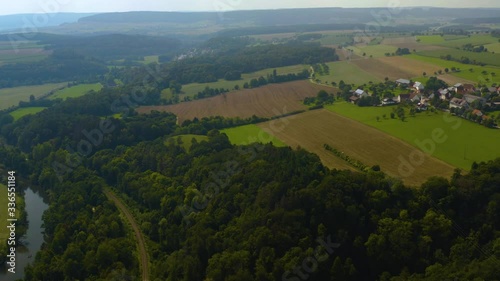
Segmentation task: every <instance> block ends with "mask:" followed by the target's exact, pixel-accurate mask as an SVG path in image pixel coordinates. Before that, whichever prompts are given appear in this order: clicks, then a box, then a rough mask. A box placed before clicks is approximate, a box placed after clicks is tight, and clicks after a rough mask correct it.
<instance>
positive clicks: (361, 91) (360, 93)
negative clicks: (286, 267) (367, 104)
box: [354, 89, 369, 98]
mask: <svg viewBox="0 0 500 281" xmlns="http://www.w3.org/2000/svg"><path fill="white" fill-rule="evenodd" d="M354 95H356V96H357V97H358V98H362V97H367V96H369V94H368V93H367V92H365V91H363V90H361V89H357V90H356V91H354Z"/></svg>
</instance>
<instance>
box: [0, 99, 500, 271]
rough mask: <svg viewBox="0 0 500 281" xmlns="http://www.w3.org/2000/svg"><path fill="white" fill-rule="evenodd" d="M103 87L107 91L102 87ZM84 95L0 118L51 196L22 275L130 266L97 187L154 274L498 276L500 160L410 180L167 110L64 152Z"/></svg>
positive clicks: (78, 123)
mask: <svg viewBox="0 0 500 281" xmlns="http://www.w3.org/2000/svg"><path fill="white" fill-rule="evenodd" d="M100 94H101V100H112V97H113V94H112V91H107V92H106V91H103V92H101V93H100ZM93 99H94V98H93V97H92V95H89V96H84V97H81V98H79V99H76V100H73V101H72V100H69V101H67V102H63V103H61V104H60V105H57V106H54V107H53V108H51V109H49V110H47V111H46V112H42V113H38V114H37V115H34V116H33V117H25V118H22V119H20V120H19V121H17V122H16V123H14V124H11V125H9V124H4V125H3V127H2V131H1V132H2V134H3V137H5V138H6V139H7V140H8V141H9V142H12V141H15V140H17V139H19V141H20V143H17V144H16V143H14V144H16V145H17V146H19V147H21V148H22V149H23V150H24V151H25V153H26V154H24V155H25V157H27V158H28V161H25V160H24V158H23V157H22V156H20V155H23V154H22V153H21V152H20V151H18V150H17V151H16V150H12V149H10V148H7V147H5V148H2V151H3V152H2V154H5V155H8V154H10V155H12V157H13V156H15V155H19V156H20V157H18V159H17V160H15V161H14V162H16V163H17V165H18V166H19V167H18V168H19V171H20V172H22V173H23V174H31V176H30V179H31V180H32V181H33V183H34V184H37V185H39V186H41V188H43V189H45V190H47V191H48V192H49V193H50V194H51V206H50V209H49V211H48V212H47V213H46V214H45V217H44V219H45V225H46V233H47V239H46V245H45V247H44V248H43V249H42V251H41V252H40V253H39V254H38V255H37V257H36V260H35V263H34V265H33V267H32V268H30V269H29V270H28V272H27V273H28V274H27V276H26V280H64V279H65V278H77V277H78V276H80V277H82V276H86V277H87V279H86V280H111V279H110V278H119V277H116V276H122V277H123V276H125V277H123V278H126V276H134V275H137V270H138V269H137V261H136V260H137V259H136V258H135V254H134V255H130V253H131V252H133V251H134V246H133V244H132V243H131V242H130V240H128V239H129V238H127V237H126V230H125V228H124V226H123V225H122V224H121V222H120V220H119V219H118V217H117V214H118V213H117V211H116V209H115V207H112V205H110V203H109V202H108V201H106V200H105V199H104V197H103V193H102V190H103V188H105V187H108V186H109V187H112V188H115V189H116V190H117V191H118V192H120V193H122V194H124V195H125V196H126V197H127V198H129V199H128V205H129V206H130V207H132V208H133V209H134V213H135V214H136V216H137V219H138V221H139V223H140V225H141V228H142V231H143V232H144V234H145V235H146V236H147V237H148V240H149V251H150V255H151V260H152V263H153V264H152V272H151V274H152V276H154V278H158V279H159V280H205V279H207V280H296V279H294V278H299V277H300V276H309V278H310V280H448V279H446V278H452V279H449V280H453V278H455V277H456V278H458V279H459V280H461V279H465V280H467V279H470V278H471V277H475V278H476V277H481V278H483V280H494V278H496V277H497V276H499V271H498V266H496V264H497V260H496V258H497V257H498V255H499V252H498V247H499V245H500V244H499V243H500V239H499V238H500V237H499V235H498V231H497V225H499V223H500V221H499V219H498V216H497V213H498V210H497V205H499V204H500V198H499V197H498V196H497V194H498V187H499V186H500V160H496V161H493V162H491V163H482V164H477V165H475V166H474V167H473V169H472V171H471V173H470V174H469V175H461V174H460V172H459V171H457V172H456V173H455V175H454V176H453V178H452V179H443V178H431V179H429V180H428V181H427V182H426V183H425V184H424V185H422V187H421V188H419V189H409V188H407V187H405V186H403V184H402V183H401V182H400V181H399V180H396V179H391V178H389V177H387V176H386V175H384V174H383V172H380V171H377V170H378V169H376V168H375V167H374V168H373V169H372V170H371V171H369V172H368V173H356V172H351V171H338V170H333V171H331V170H328V169H327V168H325V167H324V166H323V165H322V164H321V162H320V161H319V158H318V157H317V156H315V155H313V154H310V153H308V152H306V151H304V150H302V149H298V150H292V149H291V148H276V147H273V146H272V145H258V144H256V145H251V146H233V145H231V144H230V142H229V141H228V139H227V137H226V136H225V135H223V134H220V133H219V132H218V131H216V130H211V131H207V129H204V130H199V128H210V126H212V128H213V125H210V124H212V123H213V121H212V120H210V119H206V120H203V121H201V122H199V123H192V124H185V126H187V127H186V128H185V129H181V128H178V127H177V125H176V124H175V116H173V115H171V114H168V113H167V114H159V113H154V114H153V115H150V116H147V115H145V116H134V115H133V114H131V115H129V117H126V118H124V119H123V120H113V119H110V122H111V123H109V124H108V125H107V126H105V127H106V128H108V129H109V128H111V127H112V128H114V132H116V134H104V135H103V139H102V140H103V141H102V143H101V144H99V145H98V146H95V147H93V151H92V153H91V154H88V155H87V156H82V155H80V156H77V154H75V153H74V152H72V149H71V148H72V147H75V145H76V144H77V141H78V140H79V139H80V140H81V139H82V138H84V137H85V135H80V136H79V135H78V134H75V133H77V132H79V131H80V132H81V131H83V129H85V130H87V131H91V130H92V124H94V126H95V124H98V123H99V119H100V118H96V117H97V116H99V115H100V114H102V112H100V111H94V109H93V106H90V104H89V106H88V107H83V108H81V109H80V113H79V115H75V114H72V115H69V114H67V113H64V112H65V111H66V110H68V111H70V110H75V108H77V106H76V104H77V103H80V104H82V103H89V101H91V100H93ZM65 114H66V115H65ZM51 115H52V116H54V118H55V119H53V120H54V122H53V123H52V121H51V119H48V118H47V117H49V116H51ZM44 116H45V117H44ZM55 120H64V122H62V123H61V122H55ZM85 120H87V121H85ZM214 121H215V120H214ZM39 122H46V124H45V125H43V124H40V123H39ZM219 122H220V121H219ZM7 123H9V122H8V121H7ZM21 124H23V125H21ZM85 124H87V125H85ZM110 124H112V126H111V125H110ZM9 126H13V127H14V128H16V127H17V128H16V129H12V127H9ZM8 128H11V129H12V132H14V134H20V135H19V136H22V135H24V134H27V133H29V132H30V131H31V130H36V128H45V130H42V131H40V133H39V134H36V135H31V136H30V137H26V138H25V140H23V137H14V136H10V135H9V134H10V132H11V129H8ZM23 128H26V129H23ZM73 128H78V131H77V132H75V131H74V129H73ZM189 128H191V130H195V128H198V130H199V131H198V133H205V134H207V136H208V141H202V142H200V143H198V142H196V141H193V143H192V145H191V148H190V150H189V151H186V150H185V149H184V148H183V146H182V144H181V143H179V142H178V141H177V140H176V138H175V137H174V138H173V139H172V141H169V142H165V140H166V138H167V137H169V136H174V135H176V134H179V133H188V131H186V130H189ZM93 138H94V139H95V138H96V135H93ZM28 140H30V142H26V141H28ZM75 157H76V158H75ZM2 159H12V158H11V157H2ZM5 164H7V165H11V164H12V162H11V163H5ZM12 167H13V166H12ZM16 168H17V167H16ZM54 168H55V169H54ZM181 261H182V262H181ZM304 261H305V262H304ZM313 269H314V270H313ZM89 276H94V277H89ZM397 276H399V277H397ZM391 277H393V279H391ZM99 278H100V279H99ZM283 278H285V279H283Z"/></svg>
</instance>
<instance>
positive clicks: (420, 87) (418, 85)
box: [413, 82, 425, 92]
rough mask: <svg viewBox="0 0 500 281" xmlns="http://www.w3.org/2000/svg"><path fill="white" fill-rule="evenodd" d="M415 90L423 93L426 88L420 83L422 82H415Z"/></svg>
mask: <svg viewBox="0 0 500 281" xmlns="http://www.w3.org/2000/svg"><path fill="white" fill-rule="evenodd" d="M413 88H414V89H415V90H417V91H419V92H421V91H423V90H424V88H425V87H424V85H423V84H422V83H420V82H415V83H414V84H413Z"/></svg>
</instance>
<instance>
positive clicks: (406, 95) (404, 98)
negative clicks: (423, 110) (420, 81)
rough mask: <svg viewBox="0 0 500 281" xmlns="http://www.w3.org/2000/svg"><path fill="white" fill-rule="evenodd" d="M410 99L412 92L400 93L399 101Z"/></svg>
mask: <svg viewBox="0 0 500 281" xmlns="http://www.w3.org/2000/svg"><path fill="white" fill-rule="evenodd" d="M409 99H410V94H400V95H399V96H398V102H399V103H401V102H403V101H406V100H409Z"/></svg>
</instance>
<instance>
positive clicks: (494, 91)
mask: <svg viewBox="0 0 500 281" xmlns="http://www.w3.org/2000/svg"><path fill="white" fill-rule="evenodd" d="M497 91H498V89H497V88H495V87H489V88H488V92H490V94H493V93H496V92H497Z"/></svg>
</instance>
